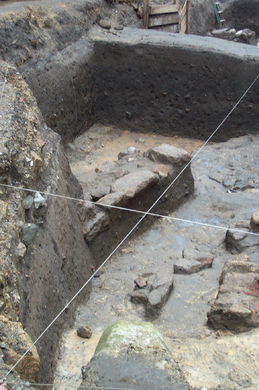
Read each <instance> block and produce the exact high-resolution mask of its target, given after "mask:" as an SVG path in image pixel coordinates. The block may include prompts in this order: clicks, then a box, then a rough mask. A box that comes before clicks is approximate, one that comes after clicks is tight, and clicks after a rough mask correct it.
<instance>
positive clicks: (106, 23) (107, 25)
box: [98, 19, 111, 30]
mask: <svg viewBox="0 0 259 390" xmlns="http://www.w3.org/2000/svg"><path fill="white" fill-rule="evenodd" d="M98 24H99V26H100V27H102V28H105V29H106V30H110V28H111V22H109V21H108V20H105V19H101V20H100V21H99V23H98Z"/></svg>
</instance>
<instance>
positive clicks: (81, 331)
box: [76, 326, 93, 339]
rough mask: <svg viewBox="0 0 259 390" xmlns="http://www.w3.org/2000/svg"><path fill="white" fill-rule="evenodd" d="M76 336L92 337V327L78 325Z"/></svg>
mask: <svg viewBox="0 0 259 390" xmlns="http://www.w3.org/2000/svg"><path fill="white" fill-rule="evenodd" d="M76 333H77V336H79V337H82V338H83V339H90V338H91V337H92V334H93V332H92V329H90V328H89V327H88V326H80V327H79V328H78V329H77V331H76Z"/></svg>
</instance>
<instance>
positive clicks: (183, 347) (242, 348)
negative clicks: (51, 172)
mask: <svg viewBox="0 0 259 390" xmlns="http://www.w3.org/2000/svg"><path fill="white" fill-rule="evenodd" d="M161 143H169V144H173V145H175V146H181V147H183V148H185V149H186V150H188V151H189V152H193V151H194V150H197V148H198V147H199V146H200V145H201V144H202V143H201V142H200V141H197V140H194V139H185V138H180V137H175V136H174V137H165V136H160V135H155V134H141V133H134V132H129V131H126V130H120V129H116V128H112V127H108V126H106V127H104V126H98V125H95V126H94V127H93V128H91V129H90V130H89V131H88V132H87V133H85V134H83V135H82V136H80V137H79V139H78V140H75V141H74V143H73V144H70V145H69V147H68V155H69V159H70V163H71V167H72V171H73V173H74V174H75V175H76V176H77V178H78V179H79V181H80V182H81V183H83V182H84V180H87V179H86V178H87V175H88V174H89V172H90V171H91V170H93V169H95V168H96V167H98V166H99V165H100V164H101V163H103V162H105V161H107V160H108V161H109V160H116V158H117V155H118V153H119V152H121V151H124V150H125V149H127V147H129V146H135V147H137V148H138V149H140V150H147V149H148V148H150V147H152V146H156V145H158V144H161ZM79 147H80V150H79V149H78V148H79ZM192 172H193V175H194V180H195V195H194V197H192V198H191V199H189V200H188V201H187V202H186V203H185V204H183V205H182V206H181V207H180V208H179V209H178V210H177V211H175V212H174V213H171V214H170V215H172V216H176V217H179V218H185V219H189V220H195V221H198V222H204V223H209V224H215V225H222V226H231V227H235V226H240V227H242V226H247V225H248V224H249V220H250V216H251V214H252V213H253V212H254V211H255V210H256V209H258V193H259V136H244V137H240V138H235V139H231V140H229V141H227V142H225V143H219V144H211V145H208V146H206V148H205V149H204V150H203V151H202V153H201V154H200V155H199V156H198V158H197V159H196V160H195V161H194V162H193V163H192ZM233 176H236V177H237V178H242V180H243V181H244V183H245V182H246V181H247V180H250V179H251V177H252V178H253V180H254V179H255V178H257V184H258V187H257V188H253V189H251V188H246V186H245V185H244V188H245V189H244V190H242V191H241V190H240V191H238V190H237V191H230V190H229V188H227V186H224V185H223V184H222V182H223V181H224V179H226V178H228V177H233ZM225 182H226V180H225ZM147 218H148V217H147ZM225 234H226V232H225V231H224V230H218V229H214V228H208V227H203V226H197V225H191V224H188V223H183V222H175V221H168V220H163V219H159V220H157V221H156V222H155V223H153V225H152V226H151V227H150V228H149V229H148V230H147V231H145V232H143V233H141V234H139V235H138V236H136V237H133V238H132V239H130V240H128V241H127V243H125V244H124V245H123V247H121V248H120V250H118V251H117V253H116V254H115V255H114V256H113V258H112V259H111V261H110V262H109V263H108V264H106V266H105V267H103V269H102V271H101V273H100V275H99V277H97V278H95V279H94V280H93V284H92V292H91V296H90V298H89V300H88V301H87V302H85V303H84V304H82V305H81V306H80V307H79V308H78V311H77V315H76V320H75V323H74V327H73V328H72V329H69V330H67V331H66V332H64V334H63V337H62V340H61V344H60V354H59V358H58V361H57V368H56V372H55V388H58V389H59V388H60V389H61V388H62V389H71V388H76V386H77V385H80V383H81V367H82V366H83V365H86V364H87V363H88V362H89V361H90V359H91V358H92V356H93V354H94V351H95V348H96V346H97V343H98V341H99V338H100V336H101V334H102V332H103V330H104V329H105V328H106V327H107V326H108V325H110V324H111V323H113V322H115V321H116V320H118V319H137V320H139V319H142V320H143V319H145V313H144V309H143V307H142V306H141V305H136V304H133V303H132V302H131V301H130V297H129V294H130V293H131V291H132V290H133V287H134V279H136V277H137V276H139V275H140V274H142V273H145V272H152V269H154V268H157V267H158V266H159V267H166V269H173V264H174V262H175V261H177V260H178V259H179V257H181V253H182V251H183V250H184V251H188V250H192V249H197V250H199V251H201V252H206V253H210V254H211V255H213V256H214V263H213V267H212V268H210V269H205V270H203V271H201V272H199V273H196V274H192V275H175V279H174V280H175V282H174V289H173V292H172V293H171V295H170V297H169V300H168V301H167V303H166V304H165V306H164V308H163V310H162V313H161V315H160V316H159V318H157V319H156V320H154V321H153V322H154V324H155V325H156V326H157V327H158V328H159V329H160V331H161V333H162V334H163V335H164V337H165V339H166V341H167V343H168V345H169V347H170V348H171V350H172V355H173V357H174V358H175V359H176V360H177V361H178V362H179V364H180V366H181V367H182V368H183V371H184V373H185V375H186V377H187V379H188V381H189V383H190V385H191V386H196V387H198V388H199V387H200V388H202V387H207V388H210V387H211V388H212V387H215V386H217V385H222V383H224V384H225V385H226V386H234V387H233V388H237V389H239V388H240V389H241V388H248V389H251V390H252V389H255V388H257V385H259V377H258V372H259V367H258V363H257V362H258V361H259V356H258V350H257V351H256V345H258V341H259V334H258V331H256V330H253V331H250V332H245V333H242V334H233V333H231V332H224V333H223V332H219V331H213V330H212V329H210V328H208V326H207V312H208V310H209V307H210V303H211V302H212V301H213V300H214V298H215V297H216V294H217V289H218V280H219V276H220V273H221V271H222V267H223V265H224V263H225V261H226V260H227V259H228V258H229V257H230V256H232V255H231V254H230V253H229V252H227V251H226V249H225V245H224V239H225ZM252 259H253V261H256V260H257V261H259V259H258V255H257V254H256V253H254V254H253V255H252ZM82 325H83V326H84V325H87V326H90V327H91V328H92V330H93V336H92V337H91V338H90V339H82V338H79V337H78V336H77V334H76V329H77V328H78V327H79V326H82ZM240 367H241V368H242V370H241V371H242V372H241V371H240ZM246 378H249V380H250V382H251V378H252V384H251V386H250V385H249V383H250V382H249V381H248V382H246ZM244 383H248V385H247V386H245V387H244ZM235 386H236V387H235ZM242 386H243V387H242ZM253 386H256V387H253ZM231 388H232V387H231Z"/></svg>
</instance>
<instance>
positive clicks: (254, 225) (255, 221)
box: [250, 211, 259, 232]
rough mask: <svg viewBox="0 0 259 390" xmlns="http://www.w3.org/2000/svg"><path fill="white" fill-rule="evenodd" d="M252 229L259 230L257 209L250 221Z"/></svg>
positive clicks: (258, 212)
mask: <svg viewBox="0 0 259 390" xmlns="http://www.w3.org/2000/svg"><path fill="white" fill-rule="evenodd" d="M250 225H251V229H252V230H253V231H255V232H259V211H255V212H254V213H253V214H252V216H251V221H250Z"/></svg>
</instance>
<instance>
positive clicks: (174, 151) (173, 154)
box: [147, 144, 191, 166]
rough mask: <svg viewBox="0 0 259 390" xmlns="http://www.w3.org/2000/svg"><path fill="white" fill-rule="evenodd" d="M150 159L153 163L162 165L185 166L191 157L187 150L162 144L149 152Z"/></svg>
mask: <svg viewBox="0 0 259 390" xmlns="http://www.w3.org/2000/svg"><path fill="white" fill-rule="evenodd" d="M147 155H148V157H149V158H150V159H151V160H153V161H158V162H161V163H162V164H172V165H173V166H176V165H183V164H185V163H187V162H189V161H190V159H191V156H190V154H189V153H188V152H186V150H184V149H181V148H176V147H175V146H173V145H168V144H162V145H159V146H157V147H155V148H153V149H150V150H149V151H148V152H147Z"/></svg>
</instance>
